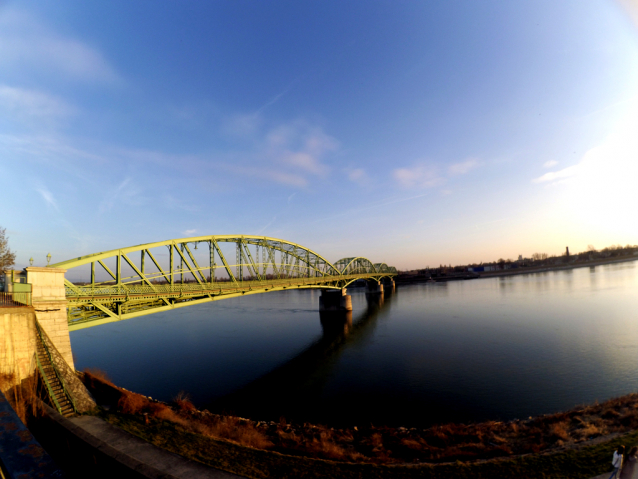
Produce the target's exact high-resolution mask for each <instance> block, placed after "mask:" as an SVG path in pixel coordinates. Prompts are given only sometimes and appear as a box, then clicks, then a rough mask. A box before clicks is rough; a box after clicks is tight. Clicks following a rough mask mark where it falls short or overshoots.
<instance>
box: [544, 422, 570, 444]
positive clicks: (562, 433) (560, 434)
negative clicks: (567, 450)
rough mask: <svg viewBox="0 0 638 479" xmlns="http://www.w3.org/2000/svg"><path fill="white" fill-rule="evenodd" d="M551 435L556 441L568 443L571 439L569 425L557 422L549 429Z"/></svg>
mask: <svg viewBox="0 0 638 479" xmlns="http://www.w3.org/2000/svg"><path fill="white" fill-rule="evenodd" d="M549 434H550V436H552V437H553V438H554V439H555V440H562V441H566V440H568V439H569V426H568V424H567V421H566V420H565V421H561V422H557V423H554V424H552V425H551V426H550V427H549Z"/></svg>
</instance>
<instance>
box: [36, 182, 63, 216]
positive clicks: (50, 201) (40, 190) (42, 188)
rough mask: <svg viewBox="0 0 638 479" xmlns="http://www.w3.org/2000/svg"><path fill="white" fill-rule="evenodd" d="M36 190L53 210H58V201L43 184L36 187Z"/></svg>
mask: <svg viewBox="0 0 638 479" xmlns="http://www.w3.org/2000/svg"><path fill="white" fill-rule="evenodd" d="M36 191H37V192H38V193H40V196H42V199H43V200H44V202H45V203H46V204H47V205H48V206H51V207H52V208H53V209H54V210H55V211H58V212H59V211H60V208H58V203H57V201H56V200H55V198H54V197H53V194H52V193H51V192H50V191H49V190H48V189H47V188H46V187H45V186H40V187H38V188H36Z"/></svg>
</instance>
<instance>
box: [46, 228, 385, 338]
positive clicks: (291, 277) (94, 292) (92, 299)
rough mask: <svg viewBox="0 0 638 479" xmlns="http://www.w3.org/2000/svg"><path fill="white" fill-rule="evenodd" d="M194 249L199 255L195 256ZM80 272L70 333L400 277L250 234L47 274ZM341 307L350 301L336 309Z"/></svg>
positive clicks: (91, 261) (157, 246) (156, 247)
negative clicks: (84, 273) (83, 271)
mask: <svg viewBox="0 0 638 479" xmlns="http://www.w3.org/2000/svg"><path fill="white" fill-rule="evenodd" d="M198 245H204V248H199V250H198ZM222 246H223V247H222ZM233 246H234V248H233ZM163 247H166V248H168V251H166V250H164V249H163ZM196 250H197V251H196ZM202 250H204V251H202ZM133 253H139V257H136V256H133ZM167 253H168V254H167ZM233 253H234V254H233ZM230 255H232V256H234V258H235V259H236V261H235V263H234V264H229V262H228V261H227V259H226V258H229V257H230ZM138 258H139V259H138ZM158 258H159V259H162V260H163V262H162V261H158ZM167 260H168V261H167ZM200 263H203V266H200ZM81 266H85V267H86V266H89V267H90V282H86V283H77V284H73V283H72V282H70V281H69V280H68V279H65V280H64V289H65V294H66V300H67V302H68V304H67V321H68V326H69V331H73V330H77V329H83V328H87V327H92V326H97V325H99V324H104V323H109V322H113V321H121V320H124V319H130V318H134V317H137V316H142V315H146V314H151V313H155V312H160V311H166V310H170V309H174V308H178V307H184V306H191V305H195V304H199V303H203V302H207V301H215V300H219V299H225V298H232V297H237V296H242V295H246V294H256V293H265V292H270V291H283V290H288V289H306V288H319V289H322V290H324V291H326V290H341V292H342V295H345V288H346V287H347V286H348V285H349V284H351V283H352V282H354V281H357V280H365V281H367V282H368V283H369V284H370V285H371V286H372V288H371V290H373V291H374V290H377V291H378V290H379V288H380V286H378V285H380V284H381V282H382V281H383V280H386V281H388V280H389V281H392V279H393V277H394V276H396V274H397V270H396V268H394V267H391V266H388V265H386V264H385V263H376V264H373V263H372V262H371V261H370V260H368V259H367V258H363V257H348V258H342V259H340V260H339V261H337V262H335V263H334V264H333V263H330V262H329V261H327V260H326V259H325V258H324V257H322V256H320V255H319V254H317V253H315V252H314V251H312V250H310V249H308V248H306V247H304V246H301V245H298V244H295V243H291V242H289V241H285V240H281V239H277V238H268V237H264V236H249V235H241V236H237V235H224V236H198V237H192V238H182V239H174V240H167V241H161V242H157V243H148V244H142V245H137V246H130V247H127V248H120V249H117V250H111V251H107V252H102V253H96V254H92V255H87V256H82V257H79V258H74V259H71V260H68V261H63V262H61V263H57V264H53V265H50V268H55V269H58V270H64V272H65V273H66V272H67V271H68V270H70V269H72V268H77V267H81ZM218 273H220V274H221V275H222V278H221V280H220V278H218ZM100 275H101V276H102V281H99V280H98V277H99V276H100ZM104 278H106V281H104V280H103V279H104ZM375 283H376V284H377V286H375ZM375 288H376V289H375ZM330 297H331V299H329V300H327V301H326V302H330V303H331V304H337V306H336V307H339V306H338V304H339V301H337V302H336V303H335V301H334V298H336V295H330ZM348 299H349V298H348ZM322 304H323V303H322ZM344 304H347V301H345V302H344V301H342V302H341V305H342V306H341V307H344V306H343V305H344ZM345 307H346V309H347V305H346V306H345Z"/></svg>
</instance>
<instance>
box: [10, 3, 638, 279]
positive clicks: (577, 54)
mask: <svg viewBox="0 0 638 479" xmlns="http://www.w3.org/2000/svg"><path fill="white" fill-rule="evenodd" d="M631 5H632V3H631V2H629V1H626V2H624V3H622V2H614V1H610V0H578V1H562V2H552V1H537V0H535V1H520V2H506V1H484V2H471V1H446V2H443V1H427V2H426V1H422V2H416V1H415V2H408V1H405V2H395V1H392V2H390V1H387V2H378V1H365V2H363V1H360V2H359V1H352V2H342V1H334V2H331V1H322V2H315V1H304V2H298V1H288V2H284V1H273V2H257V1H253V2H250V1H213V2H151V1H126V2H124V1H122V2H117V1H111V2H79V1H77V2H76V1H65V0H62V1H55V2H54V1H37V2H32V1H21V2H0V178H2V188H3V201H2V204H3V207H2V209H1V210H0V211H1V213H0V226H3V227H6V228H7V230H8V233H9V236H10V242H11V243H10V244H11V247H12V249H14V250H15V251H17V253H18V257H17V266H18V267H23V266H25V265H27V263H28V258H29V257H31V256H33V257H34V258H35V264H44V263H45V259H44V258H45V256H46V254H47V253H49V252H51V254H52V256H53V261H54V262H57V261H63V260H65V259H68V258H71V257H75V256H81V255H84V254H89V253H94V252H98V251H104V250H110V249H115V248H118V247H125V246H131V245H135V244H140V243H147V242H153V241H161V240H165V239H170V238H182V237H189V236H198V235H207V234H258V235H265V236H270V237H277V238H283V239H286V240H289V241H293V242H296V243H299V244H302V245H304V246H307V247H309V248H311V249H313V250H315V251H317V252H318V253H319V254H322V255H323V256H325V257H327V258H328V259H331V260H335V261H336V260H337V259H339V258H341V257H346V256H366V257H368V258H370V259H371V260H372V261H373V262H381V261H384V262H386V263H388V264H392V265H395V266H397V267H399V268H402V269H404V268H416V267H425V266H427V265H430V266H433V265H438V264H440V263H446V264H447V263H452V264H458V263H464V262H470V261H490V260H495V259H498V258H499V257H504V258H508V257H510V258H515V257H517V256H518V255H519V254H523V255H525V256H530V255H531V254H532V253H534V252H547V253H550V254H560V253H561V252H562V251H563V250H564V247H565V246H567V245H569V246H570V249H571V250H572V251H578V250H583V249H585V248H586V247H587V245H588V244H593V245H594V246H597V247H603V246H607V245H609V244H613V243H622V244H627V243H632V244H637V243H638V224H637V223H636V222H635V218H636V204H637V202H636V200H638V193H637V192H636V191H638V189H637V188H636V179H637V178H638V135H636V134H635V131H636V129H637V126H638V114H637V113H638V27H637V23H636V20H635V19H636V16H637V14H636V10H635V7H632V6H631ZM632 8H633V10H632Z"/></svg>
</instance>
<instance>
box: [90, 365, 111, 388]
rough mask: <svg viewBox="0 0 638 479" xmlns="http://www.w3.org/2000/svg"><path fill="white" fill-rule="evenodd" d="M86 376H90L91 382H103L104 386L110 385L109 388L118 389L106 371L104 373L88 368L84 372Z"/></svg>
mask: <svg viewBox="0 0 638 479" xmlns="http://www.w3.org/2000/svg"><path fill="white" fill-rule="evenodd" d="M84 374H86V375H87V376H88V379H89V381H91V380H95V379H97V380H99V381H101V382H103V383H104V384H108V385H109V386H113V387H117V386H116V385H115V384H113V381H111V379H110V378H109V377H108V375H107V374H106V373H105V372H104V371H102V370H101V369H95V368H86V369H85V370H84Z"/></svg>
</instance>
